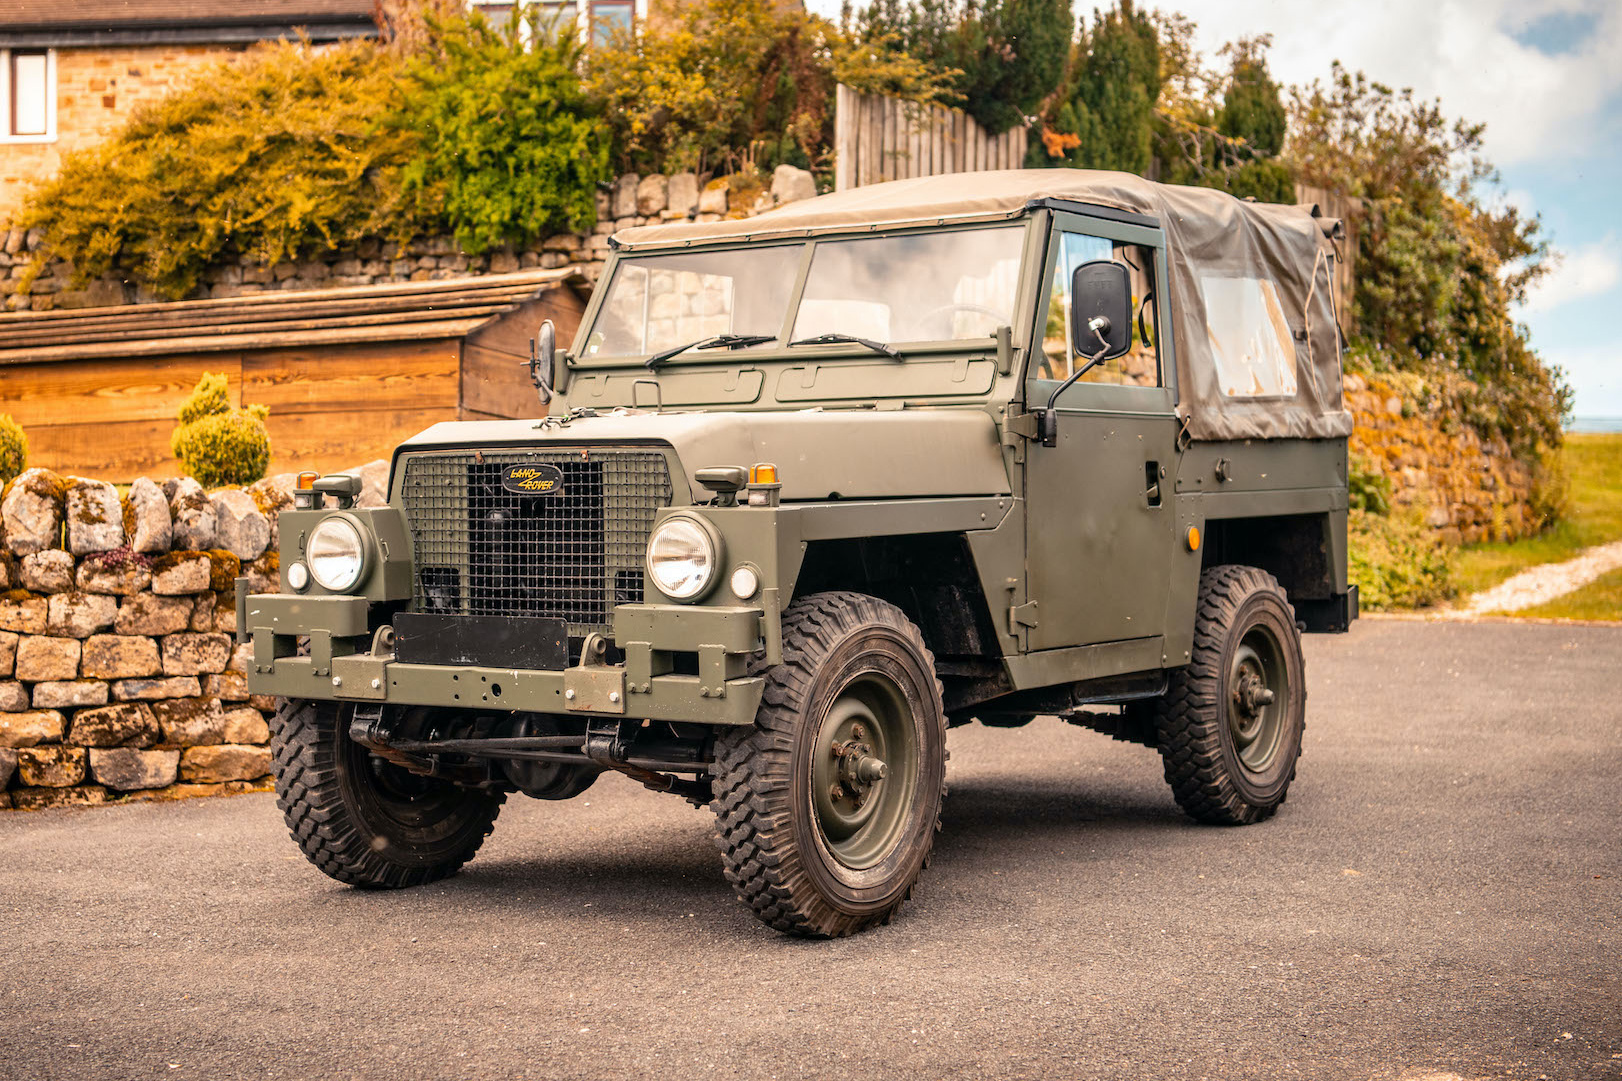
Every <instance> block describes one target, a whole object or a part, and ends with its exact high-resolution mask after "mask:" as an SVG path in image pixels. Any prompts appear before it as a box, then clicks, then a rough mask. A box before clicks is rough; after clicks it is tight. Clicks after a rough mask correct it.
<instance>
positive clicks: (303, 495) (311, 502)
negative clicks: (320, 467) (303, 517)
mask: <svg viewBox="0 0 1622 1081" xmlns="http://www.w3.org/2000/svg"><path fill="white" fill-rule="evenodd" d="M320 476H321V474H319V473H317V472H316V471H315V470H313V469H306V470H304V471H302V472H300V473H299V475H298V479H297V480H295V481H294V482H293V506H295V507H297V508H298V509H299V510H314V509H315V506H316V498H317V497H316V494H315V492H314V491H313V490H312V489H314V488H315V482H316V480H317V479H319V478H320Z"/></svg>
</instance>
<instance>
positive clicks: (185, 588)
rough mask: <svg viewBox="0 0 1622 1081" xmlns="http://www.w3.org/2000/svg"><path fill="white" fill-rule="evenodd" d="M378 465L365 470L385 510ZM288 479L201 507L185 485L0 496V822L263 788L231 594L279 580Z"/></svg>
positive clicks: (263, 730) (47, 482)
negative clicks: (23, 814)
mask: <svg viewBox="0 0 1622 1081" xmlns="http://www.w3.org/2000/svg"><path fill="white" fill-rule="evenodd" d="M387 471H388V463H386V462H381V461H379V462H373V463H370V464H369V465H367V466H364V467H362V468H361V469H360V470H359V473H360V476H361V479H362V481H363V494H362V497H361V502H362V504H363V505H368V506H376V505H380V504H381V503H382V502H383V501H384V493H383V487H384V484H385V483H386V481H387ZM292 489H293V476H292V474H283V475H281V476H276V477H269V478H266V479H265V480H262V481H259V482H258V483H256V484H253V485H250V486H248V487H247V488H244V489H237V488H227V489H222V490H219V491H215V492H205V491H204V490H203V489H202V488H201V487H200V486H199V485H198V484H197V482H196V481H195V480H192V479H191V478H189V477H182V478H178V479H174V480H167V481H164V482H162V483H161V484H160V483H158V482H156V481H153V480H150V479H147V478H145V477H143V478H140V479H138V480H137V481H135V483H134V484H132V485H130V486H129V489H128V490H127V491H125V492H122V493H121V492H119V491H118V490H117V489H116V488H114V487H113V486H112V485H111V484H108V483H106V482H104V481H97V480H89V479H86V478H83V477H71V476H59V475H57V474H55V473H52V472H51V471H49V470H46V469H30V470H28V471H27V472H25V473H23V474H22V475H21V476H19V477H18V478H16V480H14V481H12V482H11V484H9V485H7V486H6V488H5V491H4V494H3V495H0V809H6V808H16V809H22V810H27V809H38V808H46V807H62V806H71V805H84V804H97V803H108V802H126V801H130V800H146V799H166V798H178V797H182V796H194V795H210V794H216V793H232V792H240V791H250V790H263V789H266V788H268V787H269V780H270V779H269V776H268V774H269V773H270V747H269V743H270V727H269V721H270V713H271V711H272V710H273V709H274V703H273V701H272V700H271V699H270V698H268V697H264V696H260V695H250V694H249V693H248V680H247V671H248V661H249V659H250V649H249V647H248V646H245V645H242V646H239V645H237V644H236V640H235V631H236V608H235V596H234V581H235V579H236V577H237V576H238V575H239V574H241V575H246V576H247V578H248V579H249V581H250V583H251V585H252V588H253V589H254V590H256V591H260V592H264V591H271V590H274V589H275V588H276V582H277V572H278V566H277V556H276V542H277V539H278V538H277V529H276V523H277V517H278V514H279V512H280V511H281V509H282V508H283V507H285V506H288V505H290V504H291V502H292Z"/></svg>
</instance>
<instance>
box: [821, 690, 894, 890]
mask: <svg viewBox="0 0 1622 1081" xmlns="http://www.w3.org/2000/svg"><path fill="white" fill-rule="evenodd" d="M811 754H812V761H811V814H812V820H813V824H814V825H815V827H816V830H817V834H818V836H819V838H820V839H821V841H822V844H823V846H824V847H825V848H826V849H827V851H828V852H829V854H830V855H832V856H833V858H834V859H835V860H837V861H838V862H839V863H840V864H842V865H844V866H845V867H848V868H850V869H851V870H855V871H861V870H866V869H868V868H870V867H873V866H875V865H877V864H879V863H880V862H882V861H883V860H884V859H885V857H886V856H888V855H889V854H890V853H891V852H892V851H893V850H894V849H895V847H896V845H897V844H899V843H900V841H901V839H902V837H903V836H905V833H906V828H907V821H908V818H909V816H910V812H911V809H912V803H913V794H914V791H915V790H916V788H917V773H918V769H917V766H918V735H917V731H916V729H915V727H914V726H913V723H912V711H911V709H909V708H908V706H907V699H906V696H905V695H904V694H902V692H901V688H900V687H898V686H896V684H895V683H894V682H893V681H892V680H890V679H889V678H888V677H885V676H882V675H880V674H878V673H876V672H865V673H862V674H861V675H858V676H856V677H854V678H852V679H851V680H850V681H849V682H848V683H846V684H845V686H844V687H843V688H841V689H840V692H839V694H838V695H837V696H836V697H835V699H834V701H833V703H832V704H831V705H830V706H829V707H828V710H827V712H826V713H825V714H824V715H823V719H822V723H821V724H820V725H818V728H817V734H816V739H815V742H814V743H813V744H812V748H811ZM878 764H882V774H883V775H882V776H875V773H876V772H877V771H878V770H879V768H880V765H878Z"/></svg>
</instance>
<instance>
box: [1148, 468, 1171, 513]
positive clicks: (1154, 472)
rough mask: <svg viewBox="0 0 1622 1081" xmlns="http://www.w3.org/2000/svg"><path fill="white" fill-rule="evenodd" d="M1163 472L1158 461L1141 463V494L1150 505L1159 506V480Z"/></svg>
mask: <svg viewBox="0 0 1622 1081" xmlns="http://www.w3.org/2000/svg"><path fill="white" fill-rule="evenodd" d="M1165 474H1166V471H1165V470H1163V469H1161V468H1160V463H1159V462H1144V463H1143V496H1144V498H1145V499H1146V500H1148V502H1149V506H1151V507H1158V506H1160V481H1161V479H1162V478H1163V477H1164V476H1165Z"/></svg>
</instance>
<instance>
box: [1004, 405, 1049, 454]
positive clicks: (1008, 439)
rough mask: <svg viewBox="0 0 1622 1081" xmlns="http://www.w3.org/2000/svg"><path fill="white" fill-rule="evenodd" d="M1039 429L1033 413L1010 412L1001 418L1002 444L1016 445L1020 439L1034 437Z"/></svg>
mask: <svg viewBox="0 0 1622 1081" xmlns="http://www.w3.org/2000/svg"><path fill="white" fill-rule="evenodd" d="M1039 430H1040V429H1039V426H1038V424H1037V422H1036V414H1035V413H1011V414H1009V415H1008V416H1006V417H1004V418H1003V422H1002V441H1003V445H1004V446H1009V447H1017V446H1019V445H1020V443H1019V441H1020V440H1021V439H1035V438H1036V437H1037V434H1038V432H1039Z"/></svg>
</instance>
